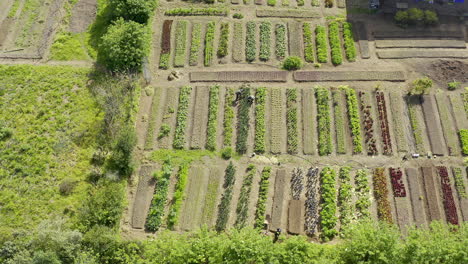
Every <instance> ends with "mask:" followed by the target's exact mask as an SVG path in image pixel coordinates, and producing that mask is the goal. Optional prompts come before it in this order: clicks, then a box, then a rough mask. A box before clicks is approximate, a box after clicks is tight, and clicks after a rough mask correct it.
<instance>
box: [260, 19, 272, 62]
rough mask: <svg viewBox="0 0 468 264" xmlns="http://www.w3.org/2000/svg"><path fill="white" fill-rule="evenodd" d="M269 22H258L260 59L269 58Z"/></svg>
mask: <svg viewBox="0 0 468 264" xmlns="http://www.w3.org/2000/svg"><path fill="white" fill-rule="evenodd" d="M270 41H271V23H270V22H262V23H261V24H260V60H261V61H268V60H269V59H270V49H271V48H270V47H271V46H270Z"/></svg>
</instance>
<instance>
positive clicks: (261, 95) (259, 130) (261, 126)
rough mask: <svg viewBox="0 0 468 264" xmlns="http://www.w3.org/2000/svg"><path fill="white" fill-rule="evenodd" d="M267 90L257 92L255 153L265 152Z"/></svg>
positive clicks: (262, 89)
mask: <svg viewBox="0 0 468 264" xmlns="http://www.w3.org/2000/svg"><path fill="white" fill-rule="evenodd" d="M266 96H267V89H266V88H264V87H261V88H257V90H256V92H255V140H254V142H255V143H254V152H255V153H264V152H265V132H266V124H265V105H266Z"/></svg>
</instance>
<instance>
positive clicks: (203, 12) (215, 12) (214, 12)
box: [164, 8, 228, 16]
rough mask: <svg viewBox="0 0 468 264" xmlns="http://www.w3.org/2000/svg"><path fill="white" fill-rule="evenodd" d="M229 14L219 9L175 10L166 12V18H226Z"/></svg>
mask: <svg viewBox="0 0 468 264" xmlns="http://www.w3.org/2000/svg"><path fill="white" fill-rule="evenodd" d="M227 14H228V12H227V11H226V10H225V9H219V8H173V9H168V10H166V11H165V12H164V15H166V16H226V15H227Z"/></svg>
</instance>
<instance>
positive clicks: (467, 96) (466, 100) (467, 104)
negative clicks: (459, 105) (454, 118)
mask: <svg viewBox="0 0 468 264" xmlns="http://www.w3.org/2000/svg"><path fill="white" fill-rule="evenodd" d="M463 106H464V108H465V113H466V117H467V118H468V89H466V88H465V91H464V92H463Z"/></svg>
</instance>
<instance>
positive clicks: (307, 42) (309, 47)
mask: <svg viewBox="0 0 468 264" xmlns="http://www.w3.org/2000/svg"><path fill="white" fill-rule="evenodd" d="M302 33H303V35H304V58H305V61H306V62H314V43H313V39H312V38H313V36H312V26H311V25H310V23H304V24H303V25H302Z"/></svg>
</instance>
